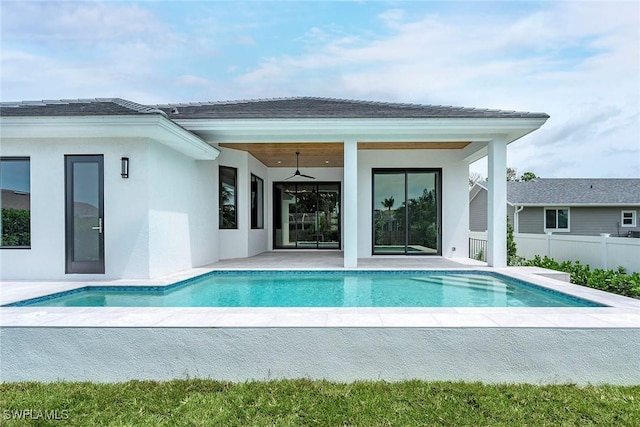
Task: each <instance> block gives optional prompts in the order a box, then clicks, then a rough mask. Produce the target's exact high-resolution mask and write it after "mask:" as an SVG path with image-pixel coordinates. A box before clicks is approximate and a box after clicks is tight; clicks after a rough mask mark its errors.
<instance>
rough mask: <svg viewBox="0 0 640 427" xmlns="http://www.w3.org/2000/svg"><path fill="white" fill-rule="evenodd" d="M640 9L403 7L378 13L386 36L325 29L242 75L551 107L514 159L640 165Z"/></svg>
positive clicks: (566, 170) (619, 167) (563, 171)
mask: <svg viewBox="0 0 640 427" xmlns="http://www.w3.org/2000/svg"><path fill="white" fill-rule="evenodd" d="M639 8H640V6H639V5H638V3H635V2H634V3H629V2H626V3H615V4H611V3H606V4H605V3H585V2H580V3H576V2H568V3H565V2H562V3H541V4H540V10H538V11H537V12H534V13H533V14H530V15H523V16H522V17H517V18H513V17H505V16H502V15H499V16H483V17H482V22H480V18H479V17H478V13H477V11H474V14H473V15H472V14H469V15H466V16H464V15H463V16H441V15H425V16H423V17H413V16H412V17H408V14H404V13H403V12H402V11H401V10H397V9H394V10H390V11H388V12H386V13H383V14H381V15H380V18H381V20H382V22H383V24H384V25H385V26H387V27H388V28H391V29H392V30H393V31H392V33H391V34H390V35H388V36H378V37H376V38H373V39H370V40H366V39H363V38H361V37H357V36H350V37H344V36H341V37H339V38H338V37H336V38H334V39H328V40H324V43H321V44H318V45H316V46H312V49H308V51H307V52H305V53H303V54H301V55H297V56H293V55H290V54H289V55H282V56H279V57H273V58H269V59H267V60H264V61H263V62H262V63H261V64H260V65H259V66H258V67H256V68H255V69H254V70H252V71H250V72H248V73H246V74H244V75H242V76H241V77H239V78H238V80H237V83H238V85H239V86H240V87H241V88H244V90H245V91H246V92H249V93H250V94H252V95H253V94H254V93H255V94H256V95H259V96H265V88H267V90H269V91H272V92H273V91H275V92H285V91H286V90H287V89H289V90H291V89H292V88H299V89H300V90H302V91H303V92H302V93H303V94H305V93H309V92H310V93H313V92H314V91H318V92H321V93H322V94H323V95H325V96H335V97H341V98H342V97H354V98H364V99H382V100H391V101H403V102H417V103H435V104H447V105H449V104H455V105H463V106H474V107H487V108H502V109H515V110H524V111H543V112H547V113H549V114H550V115H551V119H550V120H549V121H548V123H547V124H546V125H545V126H544V127H543V128H542V129H541V130H540V131H538V132H535V133H534V134H532V135H530V136H528V137H525V138H524V139H523V141H519V142H516V143H514V144H513V145H512V146H511V147H510V151H509V156H510V160H509V161H510V163H511V162H513V166H516V167H518V168H519V169H526V170H533V169H534V167H535V168H538V170H537V171H536V170H534V172H536V173H539V174H541V175H543V176H574V175H575V176H584V175H585V174H587V175H588V174H593V175H595V176H615V175H617V174H620V175H621V176H632V175H635V176H640V160H639V155H636V156H633V155H631V156H629V155H628V153H629V152H631V153H640V139H639V138H640V137H639V136H638V135H640V128H639V125H638V121H639V120H640V119H639V117H640V105H639V104H640V100H639V98H640V92H639V88H640V77H639V76H640V70H639V68H638V67H639V64H640V58H639V55H640V53H639V52H640V37H639V34H638V31H637V28H638V27H639V26H640V22H639V20H640V18H639ZM314 32H316V33H319V32H320V30H314ZM326 35H327V34H326V33H322V36H323V37H324V38H325V39H326ZM319 74H322V76H323V78H322V79H318V75H319ZM292 82H295V83H292ZM327 82H330V84H328V83H327ZM255 88H257V89H255ZM527 141H528V142H527ZM534 146H535V147H537V148H536V149H532V148H530V147H534ZM545 146H546V147H548V148H546V149H545V148H544V147H545ZM612 146H615V147H616V148H617V149H616V150H615V151H607V147H612ZM521 147H523V148H521ZM551 147H553V149H551ZM539 151H544V156H542V157H540V156H539V155H538V154H536V152H539ZM590 153H593V156H591V154H590ZM623 153H626V154H623ZM560 166H562V167H560Z"/></svg>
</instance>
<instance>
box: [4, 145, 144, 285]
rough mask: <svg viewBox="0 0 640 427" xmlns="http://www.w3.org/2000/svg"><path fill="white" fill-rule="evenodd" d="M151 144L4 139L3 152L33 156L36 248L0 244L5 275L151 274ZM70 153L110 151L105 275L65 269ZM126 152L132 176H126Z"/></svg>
mask: <svg viewBox="0 0 640 427" xmlns="http://www.w3.org/2000/svg"><path fill="white" fill-rule="evenodd" d="M148 150H149V145H148V142H147V141H145V140H132V139H109V140H103V139H83V138H77V139H70V140H69V139H65V140H62V139H46V140H43V139H39V140H38V139H36V140H24V139H21V140H11V139H2V146H1V150H0V155H1V156H27V157H30V159H31V162H30V167H31V249H0V279H2V280H14V279H15V280H19V279H42V280H65V279H68V280H79V279H84V278H86V279H88V280H91V279H111V278H120V277H127V278H145V277H149V263H148V258H149V245H148V238H149V224H148V215H147V209H148V197H147V186H148V177H147V171H148ZM65 154H78V155H79V154H87V155H89V154H103V155H104V212H105V218H104V233H105V236H104V239H105V260H106V265H105V267H106V271H105V274H104V275H102V274H100V275H88V274H82V275H78V274H72V275H67V274H65V206H64V203H65V192H64V182H65V176H64V164H65V159H64V156H65ZM122 156H128V157H129V158H130V159H131V160H130V161H131V175H130V178H129V179H122V178H121V177H120V158H121V157H122Z"/></svg>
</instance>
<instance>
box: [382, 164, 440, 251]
mask: <svg viewBox="0 0 640 427" xmlns="http://www.w3.org/2000/svg"><path fill="white" fill-rule="evenodd" d="M440 175H441V170H440V169H374V170H373V254H374V255H427V254H432V255H440V254H441V253H442V248H441V244H440V240H441V239H440V224H441V219H440V217H441V190H440V189H441V184H440Z"/></svg>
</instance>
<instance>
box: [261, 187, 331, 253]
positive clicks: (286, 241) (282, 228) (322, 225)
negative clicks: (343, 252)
mask: <svg viewBox="0 0 640 427" xmlns="http://www.w3.org/2000/svg"><path fill="white" fill-rule="evenodd" d="M273 189H274V191H273V194H274V202H273V220H274V221H273V222H274V239H273V242H274V248H275V249H340V183H335V182H334V183H331V182H329V183H317V184H316V183H295V182H292V183H288V182H287V183H275V184H274V186H273Z"/></svg>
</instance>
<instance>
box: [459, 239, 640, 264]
mask: <svg viewBox="0 0 640 427" xmlns="http://www.w3.org/2000/svg"><path fill="white" fill-rule="evenodd" d="M514 237H515V241H516V246H517V249H518V255H519V256H521V257H524V258H526V259H531V258H533V257H535V256H536V255H540V256H541V257H544V256H545V255H546V256H548V257H549V258H553V259H555V260H556V261H580V263H581V264H589V266H591V268H592V269H593V268H602V269H612V270H616V269H617V268H618V267H624V268H625V269H626V270H627V273H633V272H640V239H633V238H628V237H610V236H609V235H608V234H604V235H602V236H575V235H566V234H565V235H562V234H524V233H519V234H516V235H515V236H514ZM486 238H487V237H486V233H484V232H471V233H469V241H470V242H472V241H473V242H475V241H477V240H483V239H484V240H486ZM475 247H476V248H477V246H475ZM469 249H470V250H469V257H470V258H476V259H478V258H479V257H478V256H477V254H476V253H475V252H477V249H475V251H474V248H472V247H471V246H470V248H469ZM485 252H486V250H485Z"/></svg>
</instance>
